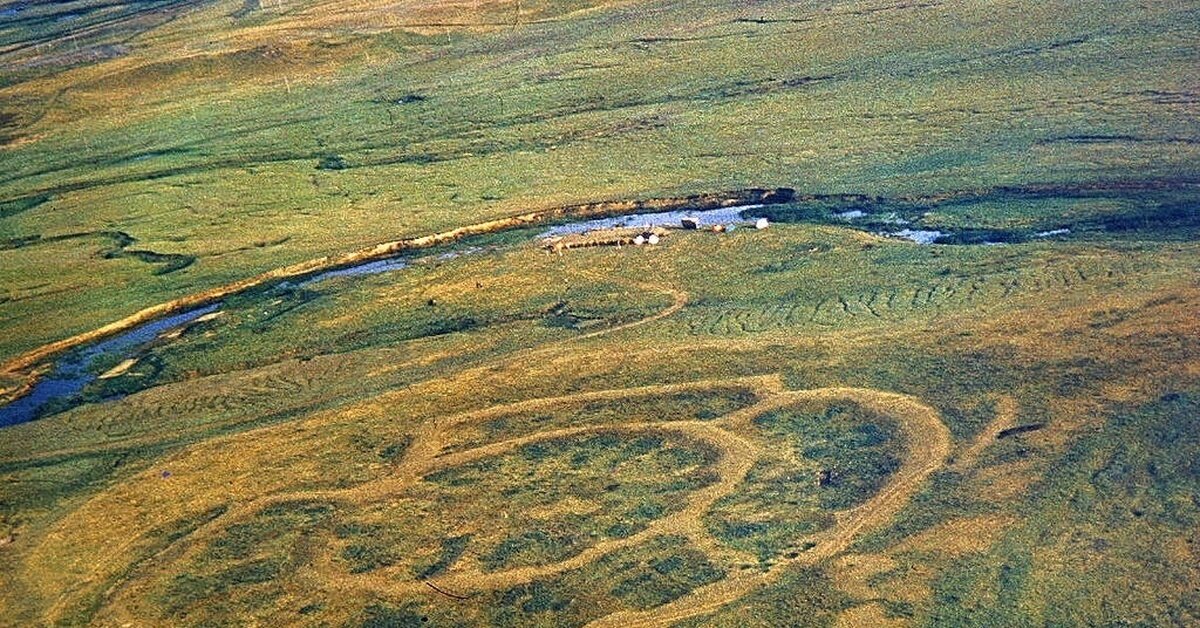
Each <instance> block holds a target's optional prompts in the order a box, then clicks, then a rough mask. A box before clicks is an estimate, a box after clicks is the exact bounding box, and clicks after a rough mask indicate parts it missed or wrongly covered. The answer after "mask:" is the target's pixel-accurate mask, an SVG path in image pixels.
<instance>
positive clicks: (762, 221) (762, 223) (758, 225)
mask: <svg viewBox="0 0 1200 628" xmlns="http://www.w3.org/2000/svg"><path fill="white" fill-rule="evenodd" d="M769 226H771V223H770V221H768V220H767V219H766V218H765V217H764V218H759V219H758V220H756V221H755V222H754V228H755V229H766V228H767V227H769Z"/></svg>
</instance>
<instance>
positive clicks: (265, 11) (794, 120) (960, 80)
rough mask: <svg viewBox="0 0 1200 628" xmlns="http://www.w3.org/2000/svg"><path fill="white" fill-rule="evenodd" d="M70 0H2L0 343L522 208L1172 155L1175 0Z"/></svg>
mask: <svg viewBox="0 0 1200 628" xmlns="http://www.w3.org/2000/svg"><path fill="white" fill-rule="evenodd" d="M79 4H80V6H79V7H77V8H76V9H73V10H74V11H75V13H73V14H71V16H68V15H66V14H62V10H60V9H56V8H54V7H55V6H57V5H43V4H32V5H29V6H28V7H25V5H18V4H14V5H11V7H10V8H9V9H8V11H10V12H12V18H11V19H12V23H11V25H10V26H8V27H7V30H5V33H6V37H7V38H8V39H10V40H12V41H13V43H12V44H10V45H9V47H10V50H9V52H6V53H3V54H4V55H5V59H6V60H10V61H11V63H10V67H12V68H13V70H12V71H10V72H9V73H8V74H7V75H6V78H7V84H6V86H5V87H4V88H3V89H2V91H0V94H2V98H3V102H4V105H3V121H4V122H3V123H4V135H5V140H4V141H5V142H6V145H5V147H4V148H3V149H0V165H2V166H3V168H2V171H0V201H4V203H5V204H4V205H3V207H4V209H3V210H2V211H3V213H2V216H3V217H2V218H0V236H2V237H3V238H8V239H12V242H14V243H17V242H24V243H26V244H25V246H23V247H21V248H8V247H6V249H7V250H3V251H0V256H2V257H3V259H2V264H0V266H2V267H3V268H4V269H5V273H6V276H5V278H4V287H5V288H6V290H5V294H4V295H3V298H6V299H8V301H7V302H5V303H3V304H0V308H2V309H3V312H4V313H5V317H4V319H5V321H4V323H3V325H4V329H5V330H6V331H5V333H3V334H0V336H2V337H3V339H4V340H3V345H2V346H0V353H4V354H12V353H14V352H16V351H18V350H20V349H24V348H29V347H30V346H33V345H36V344H38V343H40V342H44V341H48V340H51V339H55V338H59V337H63V336H65V335H68V334H69V333H70V332H78V331H81V330H84V329H87V328H90V327H94V326H96V324H98V323H101V322H105V321H108V320H112V319H115V318H118V317H119V316H120V315H122V314H126V313H128V312H130V311H132V310H134V309H137V308H138V307H141V306H145V305H149V304H152V303H155V302H159V301H162V300H166V299H167V298H169V297H171V296H177V295H179V294H182V293H185V292H189V291H194V290H196V289H198V288H202V287H208V286H212V285H214V284H216V283H220V282H225V281H229V280H231V279H234V278H241V277H244V276H247V275H249V274H252V273H254V272H256V271H261V270H264V269H267V268H271V267H274V266H278V265H281V264H283V263H286V262H293V261H297V260H300V259H307V258H309V257H314V256H317V255H320V254H324V253H329V252H332V251H339V250H344V249H348V248H353V247H358V246H362V245H364V244H369V243H373V242H377V241H381V240H388V239H393V238H396V237H399V236H403V235H413V234H420V233H425V232H429V231H433V230H438V229H443V228H446V227H448V226H454V225H460V224H465V223H469V222H475V221H478V220H481V219H485V218H489V217H495V216H498V215H504V214H510V213H515V212H517V211H520V210H524V209H527V208H530V207H544V206H551V205H557V204H563V203H567V202H572V201H585V200H597V199H604V198H616V197H637V196H653V195H665V194H671V193H678V192H696V191H709V190H713V189H726V188H733V187H745V186H755V185H789V186H792V187H796V188H798V189H801V190H802V191H809V192H846V193H871V194H895V193H906V194H913V193H916V194H940V193H944V192H949V191H955V190H962V189H977V188H989V187H992V186H997V185H1022V184H1028V183H1055V184H1064V183H1096V182H1112V181H1129V180H1134V181H1145V180H1153V181H1156V182H1165V183H1166V184H1168V185H1169V184H1171V183H1172V182H1176V181H1179V180H1191V179H1194V178H1195V176H1196V173H1195V163H1196V140H1195V137H1196V130H1197V123H1196V117H1195V115H1194V112H1195V107H1196V95H1195V89H1196V72H1195V61H1196V54H1195V41H1196V33H1195V28H1194V26H1193V25H1194V24H1195V23H1196V21H1197V19H1196V18H1197V15H1196V13H1195V10H1194V8H1192V7H1189V6H1187V5H1186V4H1183V5H1179V4H1154V5H1151V6H1146V7H1143V6H1141V5H1135V4H1133V3H1120V2H1071V3H1066V2H1063V3H1049V4H1047V3H1041V2H1018V3H1011V4H1008V5H1003V6H998V5H995V4H994V3H983V2H945V3H931V4H912V3H905V4H898V5H893V4H888V3H885V2H813V3H793V2H763V3H754V4H753V5H743V4H740V3H737V4H735V3H729V4H721V3H716V4H714V3H711V2H634V3H620V4H613V5H606V4H601V3H597V4H594V5H593V4H588V3H583V2H580V3H566V4H563V3H553V4H551V3H537V2H523V3H522V4H521V6H520V12H519V13H518V11H517V9H518V7H517V5H516V4H515V3H509V2H478V3H462V4H455V3H449V4H444V3H419V2H408V3H394V4H388V3H379V4H373V3H367V4H363V3H328V4H303V3H298V4H289V3H287V2H279V3H273V2H265V3H256V2H250V3H246V4H245V5H243V4H242V3H241V2H217V3H204V4H199V5H187V6H177V5H169V6H167V5H164V6H162V7H159V6H157V5H153V6H149V5H137V6H136V7H134V6H125V5H116V6H112V5H105V6H104V7H102V8H101V7H96V8H94V9H90V8H89V6H90V5H88V4H87V3H79ZM259 5H261V6H259ZM6 6H8V5H6ZM72 6H74V5H72ZM21 7H24V8H21ZM54 11H59V13H54ZM68 17H70V20H68V19H67V18H68ZM71 21H80V26H79V27H78V28H66V27H64V26H63V24H70V23H71ZM497 23H503V25H502V26H497V25H495V24H497ZM84 24H90V25H93V26H94V27H90V28H83V25H84ZM423 24H424V25H427V26H421V25H423ZM436 24H441V25H442V26H428V25H436ZM457 24H475V25H474V26H457ZM68 35H69V36H68ZM19 41H24V42H25V43H26V44H27V45H25V46H24V47H21V46H20V45H18V43H19ZM106 47H107V48H106ZM76 48H79V49H80V51H79V52H75V50H76ZM98 48H99V49H103V50H109V53H104V54H101V53H100V52H95V53H89V52H87V51H88V50H94V49H98ZM322 163H325V164H326V165H327V166H328V165H331V164H334V165H336V166H338V167H340V166H345V168H344V169H318V165H320V164H322ZM98 231H122V232H125V233H127V234H129V235H130V236H132V237H133V238H135V239H136V244H135V245H134V246H133V247H131V248H133V249H136V250H150V251H155V252H159V253H170V254H179V255H184V256H189V257H191V258H194V260H195V261H194V263H192V264H191V265H189V266H187V267H186V268H183V269H181V270H175V271H173V272H169V273H159V274H156V271H160V270H162V269H161V267H159V266H155V265H152V264H145V263H143V262H139V261H138V260H136V259H134V258H130V257H117V258H112V259H105V260H101V261H97V260H93V259H92V254H94V253H96V252H97V251H100V250H101V248H102V247H104V246H106V244H107V243H106V242H104V241H103V239H102V236H97V235H80V236H79V237H77V238H73V239H70V240H58V241H50V239H51V238H53V237H54V236H62V235H70V234H94V233H95V232H98ZM35 236H40V237H41V238H42V240H41V241H40V242H29V241H28V240H27V239H28V238H32V237H35ZM9 246H15V244H12V245H9ZM72 258H73V259H72ZM47 259H55V260H59V262H58V263H57V264H55V267H56V277H55V281H54V282H53V286H54V287H53V288H49V287H47V286H45V285H42V284H43V283H44V282H43V281H42V280H41V279H40V277H41V272H40V271H41V270H43V269H44V268H45V267H46V261H45V260H47ZM51 312H53V313H54V315H53V316H49V313H51Z"/></svg>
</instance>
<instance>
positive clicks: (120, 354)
mask: <svg viewBox="0 0 1200 628" xmlns="http://www.w3.org/2000/svg"><path fill="white" fill-rule="evenodd" d="M758 207H761V205H757V204H751V205H737V206H732V207H722V208H718V209H711V210H705V211H666V212H652V213H641V214H630V215H625V216H617V217H606V218H594V219H588V220H574V221H570V222H566V223H563V224H559V225H553V226H549V227H547V229H546V230H545V231H543V232H542V233H541V235H540V236H539V237H540V238H548V237H555V236H561V235H566V234H570V233H584V232H587V231H593V230H596V229H609V228H613V227H622V226H629V227H641V226H678V225H679V224H680V221H681V220H682V219H683V218H685V217H693V218H696V219H697V220H698V221H699V222H700V224H701V225H702V226H704V225H716V224H723V225H729V226H736V225H743V224H747V223H748V222H752V221H751V220H749V219H747V218H745V217H744V216H743V215H742V214H743V212H745V211H747V210H751V209H755V208H758ZM480 251H482V249H481V248H480V247H478V246H477V245H475V244H473V243H472V242H471V240H462V241H459V242H456V243H454V244H453V245H451V246H450V247H449V249H448V250H447V251H445V252H443V253H440V254H438V255H437V256H436V257H437V258H438V259H451V258H454V257H459V256H462V255H470V254H474V253H478V252H480ZM412 261H413V257H412V256H411V255H404V256H397V257H389V258H384V259H374V260H369V261H364V262H361V263H358V264H353V265H350V266H344V267H340V268H334V269H331V270H325V271H321V272H317V273H313V274H311V275H309V276H307V277H301V278H298V279H296V280H294V281H292V283H294V284H296V285H300V286H305V287H309V286H312V285H314V284H318V283H321V282H324V281H326V280H329V279H334V278H338V277H354V276H364V275H376V274H379V273H387V272H395V271H401V270H404V269H405V268H408V267H409V266H410V265H411V264H412ZM286 281H288V280H285V282H286ZM285 282H281V283H285ZM331 289H333V290H336V289H337V288H336V287H333V288H331ZM220 309H221V303H219V302H218V303H211V304H208V305H204V306H202V307H196V308H193V309H189V310H186V311H183V312H179V313H176V314H172V315H170V316H165V317H162V318H158V319H154V320H151V321H149V322H146V323H142V324H140V325H137V326H135V327H133V328H131V329H129V330H127V331H125V332H123V333H121V334H120V335H118V336H114V337H112V338H108V339H105V340H101V341H98V342H94V343H91V344H85V345H83V346H80V347H77V348H75V349H72V350H70V351H67V352H66V353H64V354H62V355H60V356H58V357H57V358H56V359H54V360H53V361H52V363H51V365H50V367H49V368H48V369H47V370H46V371H45V374H44V375H43V376H42V377H41V378H39V379H38V380H37V381H36V382H35V383H34V384H33V385H32V386H31V387H29V389H28V390H27V391H25V392H24V393H23V394H21V395H20V396H18V397H17V398H16V399H14V400H12V401H10V402H9V403H7V404H5V405H3V406H0V428H3V427H7V426H11V425H16V424H18V423H25V422H28V421H32V420H35V419H38V418H41V417H43V416H47V415H49V414H53V413H54V412H55V411H61V410H63V409H66V408H68V407H70V406H72V405H75V404H77V403H78V402H79V401H80V395H81V393H82V392H83V390H84V388H86V387H87V385H88V384H90V383H92V382H94V381H95V380H96V379H97V378H98V377H99V372H100V370H101V367H100V365H101V364H112V363H116V362H119V361H121V360H125V359H129V358H132V357H134V356H137V355H138V354H140V353H141V352H142V351H144V350H145V349H146V348H147V347H148V346H150V345H151V344H153V343H156V342H167V341H169V338H170V337H172V335H173V334H174V333H175V332H178V331H180V330H183V329H185V328H187V327H188V326H189V325H191V324H193V323H195V322H196V321H197V319H199V318H201V317H203V316H206V315H209V314H214V313H216V312H218V311H220Z"/></svg>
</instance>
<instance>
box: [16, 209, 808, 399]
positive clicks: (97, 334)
mask: <svg viewBox="0 0 1200 628" xmlns="http://www.w3.org/2000/svg"><path fill="white" fill-rule="evenodd" d="M794 196H795V190H793V189H791V188H770V189H764V188H748V189H742V190H732V191H727V192H715V193H711V194H695V195H691V196H681V197H664V198H654V199H645V200H623V201H600V202H596V203H583V204H578V205H565V206H560V207H555V208H551V209H545V210H541V211H534V212H528V213H524V214H518V215H516V216H510V217H507V218H497V219H495V220H488V221H484V222H479V223H475V224H471V225H466V226H462V227H457V228H455V229H450V230H449V231H441V232H438V233H432V234H429V235H424V236H418V237H415V238H403V239H400V240H392V241H390V242H383V243H381V244H377V245H375V246H371V247H367V248H364V249H359V250H357V251H352V252H349V253H341V254H337V255H326V256H323V257H318V258H315V259H311V260H307V261H303V262H299V263H296V264H291V265H288V266H283V267H280V268H276V269H274V270H270V271H267V272H265V273H261V274H259V275H255V276H253V277H248V278H246V279H243V280H241V281H236V282H234V283H230V284H226V285H224V286H219V287H216V288H212V289H210V290H205V291H203V292H197V293H195V294H190V295H187V296H184V297H180V298H178V299H174V300H172V301H167V302H166V303H160V304H158V305H153V306H150V307H147V308H144V309H141V310H138V311H137V312H135V313H133V314H131V315H129V316H127V317H125V318H122V319H120V320H118V321H114V322H112V323H109V324H107V325H104V326H102V327H98V328H96V329H93V330H91V331H87V332H84V333H81V334H77V335H75V336H71V337H70V338H64V339H62V340H58V341H55V342H52V343H49V344H45V345H42V346H41V347H38V348H37V349H33V350H31V351H27V352H25V353H23V354H21V355H19V356H17V357H15V358H12V359H10V360H8V361H7V362H5V363H4V364H3V365H2V366H0V375H10V376H13V375H21V374H22V372H23V371H26V370H28V369H30V368H32V367H34V366H37V365H38V364H40V363H41V362H43V361H45V360H46V359H47V358H50V357H52V356H54V355H57V354H59V353H62V352H64V351H67V350H69V349H73V348H75V347H78V346H81V345H85V344H88V343H91V342H95V341H97V340H102V339H104V338H107V337H109V336H112V335H115V334H118V333H120V332H123V331H126V330H128V329H131V328H133V327H136V326H138V325H141V324H142V323H146V322H149V321H152V320H154V319H157V318H160V317H163V316H166V315H168V314H173V313H177V312H180V311H183V310H188V309H192V308H196V307H201V306H205V305H209V304H212V303H214V302H216V301H218V300H220V299H223V298H225V297H228V296H232V295H235V294H238V293H241V292H245V291H246V290H250V289H253V288H257V287H260V286H263V285H266V284H269V283H271V282H275V281H281V280H285V279H293V278H297V277H304V276H307V275H312V274H315V273H319V272H324V271H328V270H335V269H338V268H343V267H346V266H353V265H356V264H361V263H363V262H368V261H373V260H378V259H384V258H388V257H392V256H395V255H396V254H398V253H401V252H403V251H409V250H414V249H422V248H429V247H433V246H437V245H439V244H446V243H449V242H454V241H457V240H461V239H463V238H466V237H471V236H477V235H485V234H489V233H496V232H499V231H506V230H510V229H516V228H519V227H528V226H533V225H537V224H540V223H545V222H549V221H551V220H556V219H563V218H572V219H584V218H604V217H612V216H620V215H624V214H634V213H642V212H651V211H652V212H661V211H680V210H696V211H702V210H707V209H717V208H721V207H733V206H736V205H750V204H763V205H770V204H777V203H786V202H789V201H791V200H792V199H793V197H794ZM15 388H19V386H18V387H15ZM15 388H14V389H15ZM14 389H10V390H8V391H0V394H5V393H7V394H9V395H10V396H11V394H12V392H13V390H14Z"/></svg>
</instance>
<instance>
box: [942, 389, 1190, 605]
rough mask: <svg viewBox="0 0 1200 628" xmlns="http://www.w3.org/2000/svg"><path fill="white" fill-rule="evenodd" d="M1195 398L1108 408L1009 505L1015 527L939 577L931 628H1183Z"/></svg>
mask: <svg viewBox="0 0 1200 628" xmlns="http://www.w3.org/2000/svg"><path fill="white" fill-rule="evenodd" d="M1197 495H1200V395H1197V394H1196V393H1195V391H1194V390H1193V391H1182V392H1173V393H1168V394H1166V395H1163V396H1162V397H1161V398H1160V399H1158V400H1156V401H1153V402H1150V403H1147V404H1144V405H1136V406H1133V405H1129V406H1123V407H1117V408H1114V409H1113V410H1112V411H1111V414H1110V415H1109V416H1108V418H1107V421H1106V423H1105V425H1104V426H1103V427H1102V428H1101V429H1097V430H1094V431H1091V432H1089V433H1087V434H1085V435H1083V436H1082V437H1081V438H1080V439H1079V440H1078V441H1077V442H1075V443H1074V444H1073V445H1072V446H1071V447H1070V449H1069V450H1068V451H1067V452H1066V453H1065V454H1063V455H1062V456H1061V457H1060V458H1059V459H1058V460H1057V461H1056V462H1055V463H1054V464H1053V465H1052V466H1051V468H1050V469H1049V470H1048V472H1047V473H1046V474H1045V476H1044V478H1043V479H1042V480H1041V481H1040V482H1038V483H1037V484H1035V485H1034V486H1033V487H1032V488H1031V490H1029V491H1028V492H1027V493H1026V498H1025V499H1024V500H1023V501H1022V502H1020V503H1019V504H1018V505H1017V509H1018V512H1019V514H1020V517H1021V524H1020V525H1019V526H1017V527H1016V528H1014V529H1013V530H1011V531H1010V532H1009V533H1008V534H1007V535H1006V537H1005V538H1004V539H1003V540H1002V541H1001V542H1000V543H998V544H997V545H996V546H994V547H993V548H992V549H991V550H989V551H988V552H987V553H986V554H984V555H980V556H972V557H968V558H964V559H962V560H959V561H956V562H954V563H953V564H951V565H949V566H947V568H946V569H945V570H944V572H943V573H942V576H941V577H940V578H939V579H938V580H937V581H936V582H935V584H934V591H935V606H934V608H933V610H932V615H931V620H932V621H933V622H934V623H938V624H941V625H967V624H977V623H979V622H980V621H982V620H983V619H986V620H987V621H989V622H1000V623H1006V624H1023V625H1029V624H1055V625H1058V624H1063V625H1065V624H1073V623H1083V624H1090V625H1190V624H1193V623H1196V622H1197V621H1200V603H1198V602H1197V597H1196V594H1195V582H1196V581H1197V579H1198V578H1200V569H1198V568H1197V566H1196V563H1195V561H1187V560H1180V557H1179V552H1181V551H1185V549H1186V548H1189V547H1192V546H1194V544H1195V543H1196V542H1197V536H1196V530H1197V529H1200V502H1198V501H1197V499H1196V496H1197Z"/></svg>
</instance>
